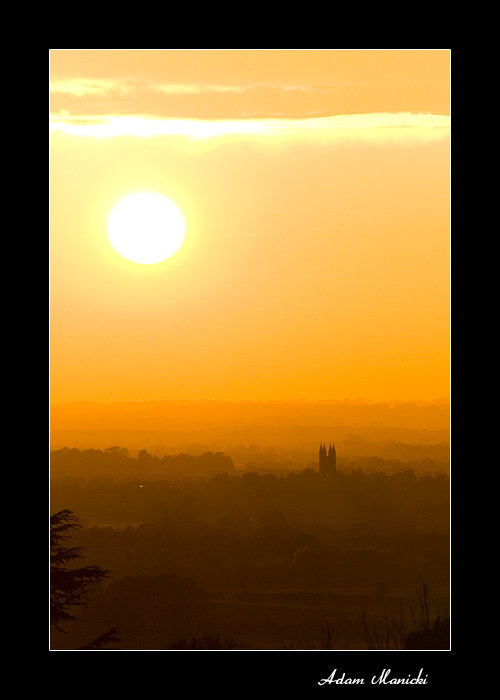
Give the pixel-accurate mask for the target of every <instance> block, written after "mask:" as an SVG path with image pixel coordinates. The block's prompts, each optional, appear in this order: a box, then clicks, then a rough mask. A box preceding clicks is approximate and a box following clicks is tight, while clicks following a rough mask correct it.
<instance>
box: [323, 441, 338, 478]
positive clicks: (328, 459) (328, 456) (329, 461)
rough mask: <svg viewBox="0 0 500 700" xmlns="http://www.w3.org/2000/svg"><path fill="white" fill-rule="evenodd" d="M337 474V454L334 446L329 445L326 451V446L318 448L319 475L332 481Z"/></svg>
mask: <svg viewBox="0 0 500 700" xmlns="http://www.w3.org/2000/svg"><path fill="white" fill-rule="evenodd" d="M336 473H337V453H336V451H335V445H334V444H331V445H330V447H329V448H328V453H327V451H326V445H320V446H319V475H320V476H321V477H323V478H325V479H334V478H335V475H336Z"/></svg>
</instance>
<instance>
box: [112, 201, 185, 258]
mask: <svg viewBox="0 0 500 700" xmlns="http://www.w3.org/2000/svg"><path fill="white" fill-rule="evenodd" d="M108 238H109V241H110V243H111V245H112V246H113V248H114V249H115V250H116V252H117V253H119V254H120V255H121V256H122V257H124V258H126V259H127V260H131V261H132V262H135V263H139V264H141V265H153V264H155V263H159V262H161V261H162V260H165V259H166V258H169V257H170V256H171V255H173V254H174V253H175V252H176V251H177V250H179V248H180V246H181V244H182V241H183V239H184V219H183V216H182V214H181V212H180V211H179V209H178V208H177V206H176V205H175V204H174V203H173V202H171V201H170V200H169V199H167V198H166V197H163V196H162V195H159V194H153V193H149V192H139V193H136V194H132V195H130V196H128V197H126V198H125V199H122V200H121V202H119V203H118V204H117V205H116V206H115V207H114V209H113V210H112V212H111V214H110V215H109V219H108Z"/></svg>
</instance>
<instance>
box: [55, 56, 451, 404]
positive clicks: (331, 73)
mask: <svg viewBox="0 0 500 700" xmlns="http://www.w3.org/2000/svg"><path fill="white" fill-rule="evenodd" d="M449 83H450V53H449V50H448V49H442V50H425V49H424V50H360V51H358V50H311V51H309V50H281V49H277V50H262V51H261V50H254V49H251V50H173V51H166V50H160V51H155V50H124V51H121V50H114V49H111V50H58V49H53V50H51V52H50V90H51V103H50V107H51V116H50V126H51V135H50V148H51V152H50V248H51V269H50V278H51V294H50V297H51V309H50V323H51V368H50V374H51V401H52V402H54V403H57V402H66V401H75V400H88V401H100V402H109V401H124V400H152V399H154V400H160V399H192V400H195V399H219V400H235V401H240V400H268V399H281V400H289V399H298V398H306V399H309V400H311V401H314V400H319V399H328V398H356V397H362V398H363V399H365V400H369V399H371V400H374V401H377V400H390V399H395V398H399V399H401V400H410V399H423V400H432V399H435V398H438V397H441V396H444V395H448V394H449V330H450V329H449V285H450V274H449V265H450V251H449V248H450V212H449V207H450V202H449V200H450V191H449V190H450V90H449ZM135 192H152V193H157V194H162V195H164V196H165V197H167V198H168V199H170V200H171V201H173V202H174V203H175V204H176V205H177V207H178V208H179V209H180V210H181V212H182V214H183V217H184V221H185V237H184V242H183V244H182V246H181V247H180V249H179V250H178V251H177V253H175V254H174V255H172V257H170V258H167V259H166V260H164V261H163V262H161V263H157V264H154V265H142V264H137V263H134V262H132V261H130V260H126V259H125V258H122V257H121V256H120V255H118V253H116V251H115V250H114V249H113V248H112V247H111V245H110V242H109V239H108V236H107V220H108V217H109V215H110V213H111V210H112V209H113V207H114V206H115V205H116V204H117V203H118V202H119V201H120V200H121V199H123V198H124V197H126V196H127V195H130V194H133V193H135Z"/></svg>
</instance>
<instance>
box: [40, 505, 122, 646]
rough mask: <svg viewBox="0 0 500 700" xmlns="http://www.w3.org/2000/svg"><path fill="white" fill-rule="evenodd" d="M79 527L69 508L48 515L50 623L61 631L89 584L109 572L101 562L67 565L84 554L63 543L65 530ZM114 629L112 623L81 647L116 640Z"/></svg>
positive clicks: (82, 601)
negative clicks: (80, 565) (95, 564)
mask: <svg viewBox="0 0 500 700" xmlns="http://www.w3.org/2000/svg"><path fill="white" fill-rule="evenodd" d="M79 527H81V525H80V523H79V522H78V518H77V517H76V516H75V514H74V513H73V512H72V511H71V510H62V511H60V512H59V513H55V514H54V515H52V516H51V518H50V624H51V626H53V627H54V628H55V629H57V630H58V631H59V632H63V633H67V630H65V629H63V627H62V625H63V624H64V623H68V622H74V621H75V620H76V619H77V618H76V616H75V615H74V614H73V608H75V607H76V606H79V605H85V604H86V602H87V599H88V592H89V588H90V586H91V585H92V584H93V583H97V582H100V581H102V580H103V579H104V578H107V577H108V576H109V575H110V574H111V572H110V571H107V570H106V569H102V568H101V567H100V566H84V567H80V568H69V566H68V564H71V563H73V562H75V561H77V560H79V559H83V558H84V557H83V549H82V547H66V546H64V543H65V541H66V540H67V539H69V538H70V537H71V535H69V534H68V532H69V531H71V530H75V529H77V528H79ZM116 632H117V628H114V627H113V628H111V629H109V630H108V631H107V632H105V633H104V634H103V635H101V636H100V637H98V638H97V639H95V640H94V641H93V642H90V643H89V644H88V645H86V646H85V647H82V649H101V648H102V647H103V646H104V645H105V644H107V643H109V642H116V641H118V640H117V639H116Z"/></svg>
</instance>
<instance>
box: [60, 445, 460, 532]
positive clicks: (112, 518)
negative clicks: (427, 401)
mask: <svg viewBox="0 0 500 700" xmlns="http://www.w3.org/2000/svg"><path fill="white" fill-rule="evenodd" d="M82 457H83V454H82ZM180 458H181V460H182V459H183V457H182V456H180ZM192 459H193V461H195V460H198V461H199V462H201V463H203V462H204V461H205V456H204V455H202V456H200V457H198V458H192ZM138 461H139V462H140V461H141V460H140V459H138V460H131V459H130V460H129V462H138ZM148 461H151V462H154V458H150V459H149V458H148ZM158 461H160V462H163V461H164V460H158ZM167 461H168V460H167ZM207 461H210V459H208V460H207ZM66 473H67V472H66ZM76 473H77V474H78V473H80V472H78V471H76ZM106 473H107V472H105V471H104V472H102V476H101V475H99V476H95V477H92V476H89V477H87V478H82V477H78V476H75V477H70V476H66V477H64V478H59V479H58V478H53V479H52V481H51V506H52V510H53V511H58V510H62V509H64V508H69V509H71V510H73V511H74V512H75V513H76V514H77V516H78V517H79V518H80V519H81V520H83V521H84V522H86V523H97V524H101V523H105V524H111V525H115V526H123V525H127V524H140V523H158V522H161V521H162V520H164V519H165V518H169V519H173V520H174V521H176V522H180V523H185V524H186V525H188V524H189V525H192V524H194V523H197V522H200V521H208V522H217V521H219V520H221V519H229V520H233V519H241V518H242V517H247V518H250V519H255V518H259V517H260V516H263V515H265V514H266V513H268V512H273V511H277V512H280V513H282V514H283V516H284V517H285V518H287V519H290V520H303V521H306V522H311V521H318V522H322V523H326V524H328V525H330V526H333V527H335V528H338V529H346V528H360V527H368V528H374V529H375V530H377V531H380V532H392V531H395V532H402V531H405V532H407V531H416V532H430V531H436V532H438V531H439V532H447V531H448V527H449V495H450V494H449V479H448V477H446V476H427V477H420V478H417V477H416V476H415V474H414V473H413V472H412V471H409V470H408V471H405V472H398V473H395V474H391V475H387V474H385V473H383V472H379V473H375V474H365V473H364V472H363V471H362V470H361V469H360V468H358V469H357V470H352V471H351V473H350V474H345V473H343V472H338V473H337V476H336V478H335V479H334V480H328V481H325V480H324V479H322V478H320V476H319V474H318V472H317V471H315V470H313V469H304V470H303V471H300V472H291V473H289V474H287V475H283V474H282V475H280V476H276V475H275V474H262V475H260V474H258V473H256V472H245V473H243V474H241V475H232V474H230V473H228V472H227V471H226V472H223V473H219V474H216V475H215V476H212V477H206V476H201V477H198V478H168V477H167V478H165V477H164V478H162V479H147V478H140V477H139V476H137V474H136V475H135V476H134V477H133V478H128V479H127V478H126V476H123V477H121V478H120V479H119V480H117V479H114V478H112V477H111V476H106Z"/></svg>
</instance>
